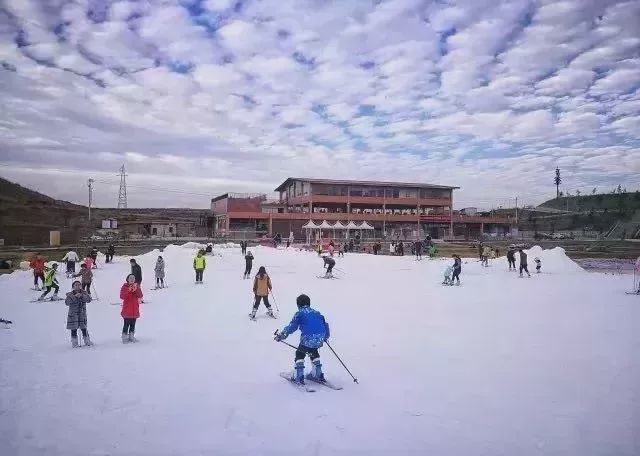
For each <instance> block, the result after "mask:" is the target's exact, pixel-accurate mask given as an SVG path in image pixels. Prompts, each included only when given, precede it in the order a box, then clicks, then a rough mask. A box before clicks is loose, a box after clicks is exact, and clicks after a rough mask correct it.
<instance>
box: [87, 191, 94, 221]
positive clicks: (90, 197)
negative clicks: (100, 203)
mask: <svg viewBox="0 0 640 456" xmlns="http://www.w3.org/2000/svg"><path fill="white" fill-rule="evenodd" d="M93 182H94V180H93V179H89V180H88V181H87V187H89V226H91V203H92V202H93Z"/></svg>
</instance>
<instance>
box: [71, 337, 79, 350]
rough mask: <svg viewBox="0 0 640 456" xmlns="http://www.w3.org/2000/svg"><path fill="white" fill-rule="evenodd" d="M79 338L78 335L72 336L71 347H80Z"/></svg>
mask: <svg viewBox="0 0 640 456" xmlns="http://www.w3.org/2000/svg"><path fill="white" fill-rule="evenodd" d="M78 347H79V345H78V338H77V337H72V338H71V348H78Z"/></svg>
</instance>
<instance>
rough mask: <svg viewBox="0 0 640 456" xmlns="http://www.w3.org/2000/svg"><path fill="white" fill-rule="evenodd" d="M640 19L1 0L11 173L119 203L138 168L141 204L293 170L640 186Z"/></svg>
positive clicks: (379, 7) (526, 6)
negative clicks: (123, 181)
mask: <svg viewBox="0 0 640 456" xmlns="http://www.w3.org/2000/svg"><path fill="white" fill-rule="evenodd" d="M638 24H640V0H626V1H625V0H560V1H559V0H549V1H547V0H510V1H507V0H505V1H494V0H459V1H455V2H454V1H451V2H442V1H422V0H388V1H380V0H376V1H373V0H372V1H368V0H341V1H328V0H261V1H260V0H162V1H161V0H157V1H154V0H146V1H134V0H131V1H127V0H120V1H109V0H74V1H67V0H5V1H4V2H3V3H2V5H1V6H0V91H1V93H2V97H1V98H0V105H1V112H2V115H1V117H0V143H1V147H0V160H1V161H2V165H3V166H2V167H0V174H1V175H3V176H6V177H8V178H11V179H15V180H17V181H19V182H21V183H24V184H26V185H30V186H33V187H36V188H38V189H40V190H42V191H45V192H48V193H51V194H53V195H55V196H57V197H60V198H65V199H70V200H73V201H80V202H81V201H84V199H85V193H86V191H85V190H86V187H85V180H86V179H87V178H88V177H94V178H96V179H98V180H99V182H98V184H97V186H96V198H97V203H98V204H101V205H113V204H114V203H115V198H116V188H114V186H113V185H112V184H110V183H109V182H114V181H117V178H116V176H115V173H116V171H117V169H118V168H119V166H120V165H121V164H122V163H126V164H127V168H128V171H129V174H130V182H131V183H132V184H136V185H137V187H136V188H135V189H132V191H131V192H130V194H131V196H130V204H132V205H138V206H194V207H203V206H206V204H207V198H206V195H213V194H216V193H219V192H223V191H243V190H246V191H265V192H268V191H270V190H272V189H273V188H274V187H275V185H277V184H278V183H279V181H281V180H282V179H284V178H285V177H287V176H289V175H305V176H309V175H311V176H316V177H321V176H326V177H335V178H367V179H388V180H389V179H402V180H411V181H425V182H435V183H443V184H457V185H461V186H462V187H463V189H462V190H461V192H460V193H459V195H458V199H459V201H460V204H468V203H476V204H478V205H479V206H491V205H495V204H502V203H505V202H507V201H506V200H507V199H508V198H510V197H514V196H516V195H517V196H520V198H521V200H524V201H527V202H530V203H536V202H539V201H540V200H542V199H544V198H545V194H549V193H552V191H550V190H551V189H550V184H551V183H550V182H548V181H550V180H551V176H552V170H553V169H554V168H555V167H556V166H561V167H562V168H563V171H564V179H565V183H566V184H567V186H568V189H570V190H572V191H573V190H575V189H581V190H583V191H584V190H588V189H591V188H592V187H601V188H602V187H604V188H606V189H609V188H612V187H614V186H616V185H617V184H618V183H620V184H622V185H623V186H626V187H629V188H634V189H635V188H636V187H638V184H639V183H640V182H638V178H637V176H638V175H639V174H640V27H638ZM546 184H549V186H548V187H547V188H545V186H546ZM145 187H153V188H168V189H180V190H181V191H182V192H183V193H170V194H168V193H162V192H158V191H149V190H145Z"/></svg>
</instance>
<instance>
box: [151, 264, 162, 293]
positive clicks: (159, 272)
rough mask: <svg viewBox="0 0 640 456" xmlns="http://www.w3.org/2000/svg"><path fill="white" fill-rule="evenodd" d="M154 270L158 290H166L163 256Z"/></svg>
mask: <svg viewBox="0 0 640 456" xmlns="http://www.w3.org/2000/svg"><path fill="white" fill-rule="evenodd" d="M153 270H154V272H155V273H156V290H157V289H158V288H164V259H163V258H162V256H158V259H157V260H156V266H155V268H153Z"/></svg>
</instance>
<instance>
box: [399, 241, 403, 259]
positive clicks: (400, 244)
mask: <svg viewBox="0 0 640 456" xmlns="http://www.w3.org/2000/svg"><path fill="white" fill-rule="evenodd" d="M398 255H400V256H404V242H402V241H400V243H399V244H398Z"/></svg>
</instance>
